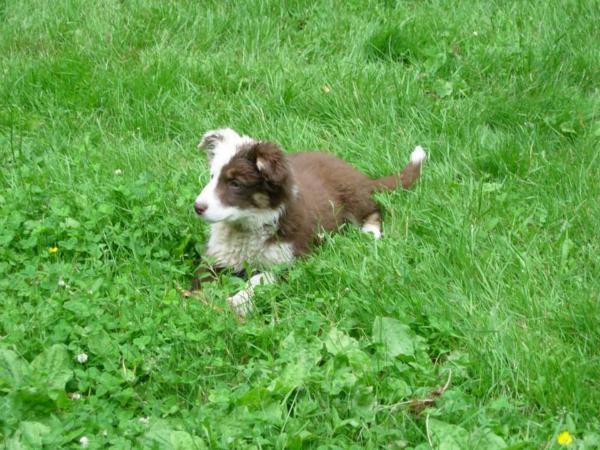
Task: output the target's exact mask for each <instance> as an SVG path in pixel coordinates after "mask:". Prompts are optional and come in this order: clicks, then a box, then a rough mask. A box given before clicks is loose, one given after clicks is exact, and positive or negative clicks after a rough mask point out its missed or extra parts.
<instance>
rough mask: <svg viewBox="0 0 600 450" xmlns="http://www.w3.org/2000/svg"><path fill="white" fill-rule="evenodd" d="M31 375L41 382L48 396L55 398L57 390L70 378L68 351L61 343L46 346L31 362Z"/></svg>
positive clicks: (63, 386) (60, 389) (59, 390)
mask: <svg viewBox="0 0 600 450" xmlns="http://www.w3.org/2000/svg"><path fill="white" fill-rule="evenodd" d="M31 369H32V375H33V376H34V377H35V378H37V379H39V380H40V381H42V382H43V384H44V385H45V386H46V387H47V389H48V391H49V392H48V394H49V396H50V398H53V399H55V398H56V396H57V395H56V394H57V393H58V392H62V391H64V389H65V384H67V381H69V380H70V379H71V376H72V375H73V372H72V370H71V361H70V358H69V352H68V351H67V349H66V347H65V346H64V345H61V344H55V345H52V346H51V347H48V348H47V349H46V350H44V351H43V352H42V353H40V354H39V355H38V356H36V357H35V359H34V360H33V361H32V362H31Z"/></svg>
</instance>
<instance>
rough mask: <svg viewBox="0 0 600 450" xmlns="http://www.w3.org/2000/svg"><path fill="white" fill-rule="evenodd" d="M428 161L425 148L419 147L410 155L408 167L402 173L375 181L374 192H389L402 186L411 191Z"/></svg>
mask: <svg viewBox="0 0 600 450" xmlns="http://www.w3.org/2000/svg"><path fill="white" fill-rule="evenodd" d="M426 159H427V153H425V150H423V147H421V146H420V145H417V146H416V147H415V149H414V150H413V152H412V153H411V154H410V161H409V162H408V164H407V165H406V167H405V168H404V169H402V172H400V173H397V174H395V175H389V176H387V177H383V178H379V179H377V180H373V191H374V192H383V191H389V190H392V189H396V188H397V187H399V186H402V187H403V188H404V189H409V188H410V187H411V186H412V185H413V184H415V182H416V181H417V180H418V178H419V175H421V166H422V165H423V161H425V160H426Z"/></svg>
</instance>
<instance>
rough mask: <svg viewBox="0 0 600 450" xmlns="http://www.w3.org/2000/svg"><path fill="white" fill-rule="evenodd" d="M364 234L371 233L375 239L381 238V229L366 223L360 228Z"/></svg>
mask: <svg viewBox="0 0 600 450" xmlns="http://www.w3.org/2000/svg"><path fill="white" fill-rule="evenodd" d="M361 230H362V231H364V232H365V233H372V234H373V237H374V238H375V239H379V238H381V227H380V226H379V225H375V224H373V223H366V224H364V225H363V227H362V228H361Z"/></svg>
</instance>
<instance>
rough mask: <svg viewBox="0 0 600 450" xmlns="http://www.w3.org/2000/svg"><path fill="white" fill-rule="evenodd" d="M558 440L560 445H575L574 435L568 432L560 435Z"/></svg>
mask: <svg viewBox="0 0 600 450" xmlns="http://www.w3.org/2000/svg"><path fill="white" fill-rule="evenodd" d="M556 440H557V441H558V443H559V444H560V445H571V444H572V443H573V435H572V434H571V433H569V432H568V431H563V432H561V433H559V434H558V436H557V437H556Z"/></svg>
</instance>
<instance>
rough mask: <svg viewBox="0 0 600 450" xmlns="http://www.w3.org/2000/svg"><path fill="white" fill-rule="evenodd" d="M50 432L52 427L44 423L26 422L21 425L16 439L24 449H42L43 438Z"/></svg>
mask: <svg viewBox="0 0 600 450" xmlns="http://www.w3.org/2000/svg"><path fill="white" fill-rule="evenodd" d="M50 431H51V430H50V427H49V426H47V425H44V424H43V423H39V422H28V421H24V422H21V423H20V424H19V429H18V430H17V432H16V433H15V436H14V437H15V438H16V440H18V442H19V443H20V444H21V445H23V448H42V444H43V442H42V438H43V437H44V436H46V435H48V434H49V433H50Z"/></svg>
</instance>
